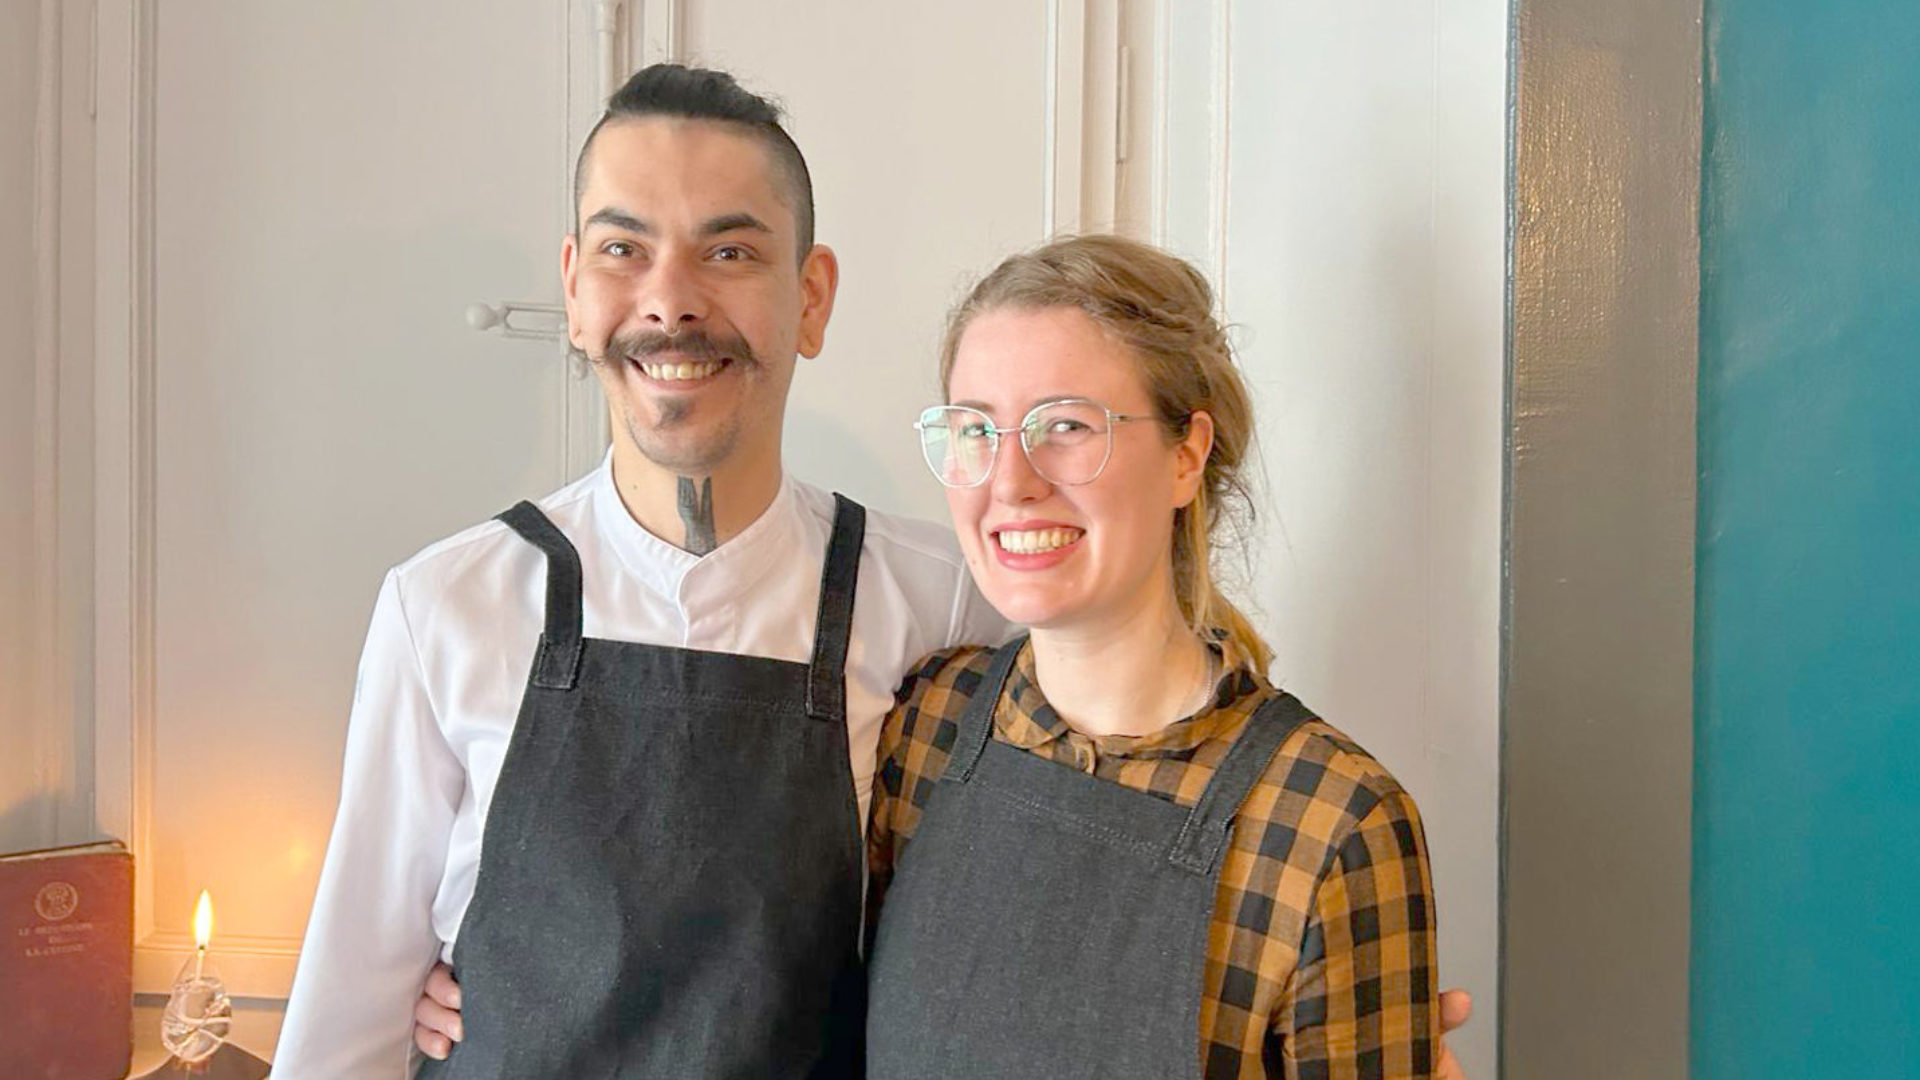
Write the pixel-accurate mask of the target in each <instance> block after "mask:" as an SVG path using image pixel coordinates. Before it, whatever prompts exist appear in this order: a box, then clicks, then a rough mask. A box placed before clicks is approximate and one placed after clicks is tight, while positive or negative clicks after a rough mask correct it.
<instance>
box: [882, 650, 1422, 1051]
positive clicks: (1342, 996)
mask: <svg viewBox="0 0 1920 1080" xmlns="http://www.w3.org/2000/svg"><path fill="white" fill-rule="evenodd" d="M1217 648H1220V649H1221V650H1222V656H1221V660H1222V662H1223V670H1224V671H1225V672H1226V673H1225V674H1224V675H1223V676H1222V677H1221V679H1220V682H1219V683H1218V685H1217V686H1216V688H1215V692H1214V696H1213V697H1212V699H1211V700H1210V702H1209V704H1208V705H1207V706H1206V707H1205V708H1203V709H1202V710H1201V711H1200V712H1198V713H1196V714H1195V715H1193V716H1190V717H1188V718H1186V719H1184V720H1181V721H1179V722H1177V723H1174V724H1172V725H1170V726H1168V727H1166V728H1163V729H1161V730H1160V731H1157V732H1154V733H1153V734H1151V735H1144V736H1123V735H1106V736H1087V735H1082V734H1080V733H1079V732H1076V731H1074V730H1072V729H1071V728H1069V727H1068V726H1067V725H1066V724H1065V723H1064V722H1063V721H1062V720H1061V719H1060V717H1059V715H1058V714H1057V713H1055V712H1054V710H1053V708H1052V706H1050V705H1048V704H1047V702H1046V700H1045V699H1044V698H1043V697H1042V696H1041V693H1040V687H1039V684H1038V683H1037V682H1036V681H1035V679H1034V666H1033V650H1032V648H1031V647H1029V648H1027V649H1026V650H1025V651H1024V652H1023V654H1022V655H1021V656H1020V658H1019V660H1018V662H1017V663H1015V665H1014V668H1013V671H1012V672H1011V674H1009V676H1008V678H1007V690H1006V693H1005V694H1004V695H1002V697H1001V700H1000V703H999V705H998V707H997V709H996V710H995V713H994V737H995V738H996V739H998V740H999V741H1000V742H1003V743H1006V744H1008V745H1010V746H1013V747H1017V748H1019V749H1023V750H1026V751H1028V752H1029V753H1033V754H1038V755H1040V756H1041V757H1044V758H1047V759H1048V760H1050V761H1055V762H1059V763H1061V764H1065V765H1069V766H1071V767H1073V768H1076V769H1079V770H1080V771H1082V772H1085V773H1091V774H1092V775H1094V776H1097V777H1100V778H1101V779H1104V780H1109V781H1112V782H1113V783H1116V784H1120V785H1121V786H1123V787H1129V788H1132V789H1134V790H1135V791H1142V792H1146V793H1148V794H1150V795H1154V796H1157V797H1159V798H1162V799H1165V800H1167V801H1168V802H1171V803H1174V804H1175V805H1178V806H1183V807H1190V806H1192V805H1194V803H1196V802H1198V801H1199V799H1200V794H1201V792H1203V791H1204V790H1205V789H1206V786H1207V781H1208V779H1210V778H1211V777H1212V776H1213V771H1214V768H1215V767H1216V766H1217V765H1218V764H1219V762H1220V760H1221V759H1222V758H1223V757H1225V756H1226V752H1227V748H1228V747H1229V746H1231V745H1232V744H1233V741H1234V739H1235V738H1236V737H1238V736H1239V734H1240V731H1241V729H1242V728H1244V727H1245V726H1246V723H1247V720H1248V719H1249V718H1250V717H1251V716H1252V715H1253V712H1254V710H1255V709H1257V708H1259V706H1260V705H1261V704H1262V703H1264V702H1265V701H1267V699H1269V698H1271V697H1273V696H1274V694H1275V691H1274V689H1273V688H1272V686H1270V685H1269V684H1268V683H1267V681H1266V680H1265V679H1264V678H1263V677H1261V676H1260V675H1258V674H1256V673H1255V672H1254V670H1253V668H1252V666H1251V665H1250V664H1249V663H1247V662H1246V661H1245V659H1244V658H1242V657H1241V656H1239V655H1238V654H1237V652H1236V651H1235V650H1234V649H1233V648H1232V645H1231V644H1230V643H1227V642H1223V643H1222V645H1221V646H1217ZM991 656H992V654H991V652H990V651H989V650H987V649H983V648H979V647H977V646H963V647H960V648H957V649H949V650H945V651H943V652H938V653H935V654H934V655H932V656H930V657H928V658H927V659H926V660H924V661H922V662H921V664H920V666H919V667H918V669H917V670H916V671H915V672H914V673H913V674H912V675H910V676H908V679H907V682H906V683H905V684H904V685H903V686H902V687H901V689H900V696H899V700H898V702H897V703H896V705H895V708H894V710H893V712H892V714H891V715H889V716H888V718H887V722H886V727H885V728H884V729H883V731H882V733H881V736H880V755H879V766H880V768H879V772H878V774H877V777H878V782H877V783H876V785H875V787H874V794H873V819H872V824H871V827H870V828H869V830H868V833H867V858H868V863H869V866H870V867H871V870H872V879H871V883H870V885H869V891H868V905H869V909H870V910H869V918H868V925H869V926H871V925H873V916H874V915H875V914H877V912H878V907H879V905H880V904H881V903H882V902H883V901H884V898H885V894H886V888H887V883H888V882H889V881H890V880H891V878H892V874H893V867H894V864H895V863H896V862H897V861H898V859H899V856H900V852H901V851H902V849H903V848H904V847H905V846H906V844H907V843H908V841H910V840H912V838H913V834H914V830H915V829H916V828H917V827H918V826H919V823H920V812H921V809H922V807H923V806H925V804H926V801H927V796H928V794H929V793H930V792H931V791H932V790H933V787H934V785H935V783H936V782H938V781H939V779H940V776H941V774H942V773H944V772H945V771H946V768H947V760H948V748H949V747H951V746H952V745H953V741H954V739H955V737H956V736H957V735H958V733H959V723H960V717H961V714H962V713H963V712H965V710H966V707H967V701H968V698H969V696H970V695H971V693H972V692H973V691H974V690H975V688H977V687H978V685H979V683H980V681H981V679H982V677H983V676H984V675H985V674H986V670H987V665H988V664H989V662H990V660H991ZM1435 961H1436V954H1435V951H1434V910H1433V887H1432V884H1431V878H1430V877H1429V875H1428V868H1427V849H1426V839H1425V836H1424V834H1423V832H1422V831H1421V825H1420V815H1419V811H1417V810H1416V809H1415V808H1414V805H1413V799H1412V797H1411V796H1409V795H1408V794H1407V793H1406V791H1405V790H1404V789H1402V788H1401V787H1400V785H1399V783H1398V782H1396V781H1395V780H1394V778H1393V777H1392V776H1391V775H1390V774H1389V773H1388V772H1387V770H1386V769H1385V768H1384V767H1383V766H1382V765H1381V764H1380V763H1379V762H1378V761H1375V760H1374V759H1373V758H1372V757H1371V756H1370V755H1368V754H1367V752H1366V751H1364V750H1362V749H1360V748H1359V747H1358V746H1356V745H1354V744H1353V742H1351V741H1350V740H1349V739H1347V737H1346V736H1344V735H1342V734H1341V733H1340V732H1338V731H1336V730H1334V729H1333V728H1332V727H1330V726H1328V725H1327V724H1326V723H1324V722H1322V721H1320V720H1313V721H1310V722H1308V723H1306V724H1304V725H1302V726H1301V728H1300V729H1299V730H1297V731H1295V732H1293V734H1292V735H1290V736H1289V737H1288V738H1287V740H1286V741H1285V742H1284V743H1282V744H1281V746H1280V749H1279V751H1278V752H1277V753H1276V754H1274V757H1273V761H1272V762H1271V763H1270V764H1269V765H1268V767H1267V771H1266V773H1265V774H1264V775H1263V776H1262V777H1261V779H1260V782H1259V783H1258V784H1257V785H1256V786H1255V787H1254V790H1253V792H1252V793H1251V794H1250V795H1249V796H1248V797H1247V802H1246V804H1245V805H1244V806H1242V807H1241V808H1240V814H1239V818H1238V819H1237V821H1236V824H1235V827H1234V831H1233V843H1232V846H1231V848H1230V849H1229V850H1228V852H1227V854H1226V856H1225V858H1224V860H1223V863H1222V867H1221V875H1220V891H1219V894H1218V896H1217V898H1216V899H1215V901H1214V909H1213V929H1212V933H1211V935H1210V937H1209V940H1208V943H1207V963H1206V975H1205V985H1204V988H1203V990H1204V992H1203V995H1202V997H1201V1003H1200V1054H1201V1061H1202V1066H1203V1071H1204V1074H1205V1076H1206V1077H1207V1078H1208V1080H1226V1078H1233V1077H1287V1078H1289V1080H1361V1078H1369V1077H1380V1078H1387V1077H1392V1078H1400V1077H1420V1078H1424V1077H1429V1076H1431V1075H1432V1074H1433V1062H1434V1055H1435V1049H1436V1046H1437V1044H1438V1039H1439V1035H1440V1032H1439V1009H1438V1007H1437V1005H1436V1003H1435V994H1436V992H1437V989H1438V988H1437V985H1436V982H1435V971H1434V967H1435ZM1169 989H1170V991H1171V990H1172V988H1169Z"/></svg>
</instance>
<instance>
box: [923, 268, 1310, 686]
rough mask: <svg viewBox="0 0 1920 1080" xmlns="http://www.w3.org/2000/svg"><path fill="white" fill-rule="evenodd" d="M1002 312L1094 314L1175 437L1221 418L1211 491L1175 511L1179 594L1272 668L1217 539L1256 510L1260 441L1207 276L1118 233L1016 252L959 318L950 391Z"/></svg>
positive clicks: (949, 354) (1210, 460)
mask: <svg viewBox="0 0 1920 1080" xmlns="http://www.w3.org/2000/svg"><path fill="white" fill-rule="evenodd" d="M1000 308H1016V309H1024V310H1042V309H1046V308H1073V309H1075V310H1078V311H1081V312H1084V313H1085V314H1086V315H1087V316H1089V317H1090V318H1092V319H1093V321H1094V322H1096V323H1098V324H1099V325H1100V326H1101V327H1102V328H1103V329H1105V330H1106V331H1107V332H1108V333H1110V334H1112V335H1113V336H1114V338H1115V339H1116V340H1118V341H1120V342H1121V343H1123V344H1125V345H1126V346H1128V348H1129V349H1130V351H1131V352H1132V353H1133V355H1134V356H1135V358H1137V359H1138V360H1139V361H1140V374H1141V376H1142V377H1143V379H1144V381H1145V382H1146V385H1147V392H1148V393H1149V394H1150V395H1151V396H1152V398H1153V406H1154V411H1155V413H1157V414H1158V416H1159V418H1160V420H1161V422H1162V424H1163V425H1164V426H1165V427H1166V428H1167V429H1168V430H1169V431H1172V432H1174V433H1175V434H1176V435H1183V434H1185V432H1186V430H1187V423H1188V420H1189V418H1190V417H1192V415H1193V414H1194V413H1196V412H1204V413H1206V414H1207V415H1208V416H1210V417H1212V418H1213V449H1212V451H1211V452H1210V453H1209V454H1208V456H1207V463H1206V467H1205V470H1204V472H1203V474H1202V478H1201V484H1200V490H1199V493H1198V494H1196V495H1195V496H1194V499H1193V501H1192V502H1190V503H1188V504H1187V505H1186V506H1183V507H1181V508H1180V509H1178V510H1175V511H1174V514H1173V587H1174V596H1175V598H1176V599H1177V600H1178V602H1179V604H1180V615H1181V617H1182V618H1184V619H1185V620H1186V621H1187V625H1189V626H1191V627H1193V629H1194V630H1195V632H1197V633H1201V634H1209V633H1210V632H1211V631H1213V630H1214V629H1219V630H1224V631H1225V632H1226V633H1227V635H1228V636H1229V637H1230V638H1232V639H1233V642H1234V644H1235V645H1236V646H1237V647H1238V648H1239V649H1240V651H1241V652H1243V653H1244V654H1245V655H1246V656H1248V657H1249V658H1250V659H1252V661H1253V662H1254V664H1255V665H1256V667H1257V668H1258V669H1259V670H1260V671H1262V672H1265V670H1266V668H1267V665H1268V663H1269V662H1271V660H1272V659H1273V650H1272V649H1271V648H1269V647H1268V646H1267V643H1266V642H1265V641H1264V640H1262V639H1261V637H1260V634H1259V632H1258V631H1256V630H1255V629H1254V628H1253V624H1252V622H1250V621H1249V620H1248V619H1247V617H1246V616H1245V615H1243V614H1241V612H1240V609H1239V608H1237V607H1235V606H1234V605H1233V603H1232V601H1230V600H1228V599H1227V598H1226V596H1225V595H1224V594H1222V593H1221V591H1220V589H1219V587H1218V585H1217V584H1216V583H1215V581H1214V569H1213V555H1214V548H1215V543H1214V541H1215V538H1216V536H1217V535H1218V534H1219V533H1220V532H1221V531H1223V530H1224V529H1227V528H1232V527H1234V526H1236V525H1238V524H1239V523H1240V522H1241V521H1242V520H1245V519H1250V518H1251V517H1252V514H1253V503H1252V500H1251V499H1250V498H1249V496H1248V492H1247V485H1246V481H1245V479H1244V477H1243V476H1242V474H1241V466H1242V464H1243V463H1244V462H1245V461H1246V458H1247V454H1248V451H1249V449H1250V446H1251V444H1252V442H1253V401H1252V395H1251V394H1249V393H1248V391H1247V384H1246V382H1245V380H1243V379H1242V378H1241V377H1240V369H1239V368H1238V367H1237V366H1236V365H1235V364H1234V362H1233V348H1232V346H1230V345H1229V344H1228V343H1227V336H1226V331H1225V328H1224V327H1222V326H1221V324H1220V322H1219V320H1217V319H1215V318H1214V315H1213V289H1212V288H1211V287H1210V286H1208V284H1207V279H1206V277H1205V276H1203V275H1202V274H1201V273H1200V271H1198V270H1196V269H1194V268H1193V267H1192V266H1191V265H1189V264H1188V263H1187V262H1185V261H1184V260H1182V259H1179V258H1177V257H1175V256H1173V255H1170V254H1168V253H1166V252H1164V251H1161V250H1160V249H1158V248H1156V247H1152V246H1150V245H1148V244H1142V243H1140V242H1138V241H1135V240H1127V239H1123V238H1121V237H1117V236H1102V235H1089V236H1070V237H1064V238H1061V239H1058V240H1055V241H1053V242H1051V243H1049V244H1046V245H1044V246H1042V247H1038V248H1035V249H1034V250H1032V251H1027V252H1022V253H1021V254H1018V255H1013V256H1010V257H1009V258H1007V259H1006V260H1005V261H1004V262H1002V263H1001V264H1000V265H999V266H997V267H995V268H994V270H993V272H992V273H990V274H988V275H987V276H986V277H984V278H982V279H980V282H979V283H978V284H976V285H975V286H974V287H973V290H972V291H971V292H969V293H968V294H967V297H966V299H965V300H962V301H961V302H960V304H959V306H958V307H956V308H954V309H953V312H952V314H950V315H949V316H948V318H947V329H946V334H945V336H944V337H943V339H942V340H941V343H940V386H941V389H942V390H943V391H945V390H946V389H947V388H948V387H949V383H950V380H951V377H952V375H953V362H954V358H955V355H956V354H957V353H958V351H959V348H960V338H961V336H962V335H963V334H964V333H965V332H966V329H967V326H968V324H969V323H971V322H972V321H973V319H974V318H975V317H976V316H978V315H980V314H981V313H983V312H987V311H992V310H995V309H1000Z"/></svg>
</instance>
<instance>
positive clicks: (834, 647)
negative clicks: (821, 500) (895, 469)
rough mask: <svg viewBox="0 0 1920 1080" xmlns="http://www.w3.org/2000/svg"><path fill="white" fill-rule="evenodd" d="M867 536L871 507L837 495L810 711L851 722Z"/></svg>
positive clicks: (810, 668)
mask: <svg viewBox="0 0 1920 1080" xmlns="http://www.w3.org/2000/svg"><path fill="white" fill-rule="evenodd" d="M866 538H867V510H866V507H864V506H861V505H860V504H859V503H857V502H854V501H853V500H852V499H849V498H847V497H846V496H845V495H842V494H840V493H839V492H837V491H836V492H834V495H833V537H832V538H831V539H829V540H828V541H827V562H826V566H825V567H823V568H822V569H821V571H820V609H819V611H817V612H816V613H815V614H814V618H813V660H812V662H811V663H809V664H808V665H807V715H808V716H811V717H813V718H814V719H815V720H825V721H828V722H831V723H838V724H844V723H846V720H847V646H848V644H849V642H851V641H852V639H853V597H854V593H855V592H856V591H857V589H858V586H859V583H860V549H861V546H862V545H863V544H864V543H865V542H866Z"/></svg>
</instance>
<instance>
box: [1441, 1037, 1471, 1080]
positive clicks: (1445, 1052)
mask: <svg viewBox="0 0 1920 1080" xmlns="http://www.w3.org/2000/svg"><path fill="white" fill-rule="evenodd" d="M1433 1080H1467V1074H1466V1071H1465V1070H1464V1069H1462V1068H1460V1062H1459V1061H1457V1060H1455V1058H1454V1056H1453V1051H1452V1050H1450V1049H1448V1048H1447V1040H1445V1039H1441V1040H1440V1060H1438V1061H1436V1062H1434V1066H1433Z"/></svg>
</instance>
